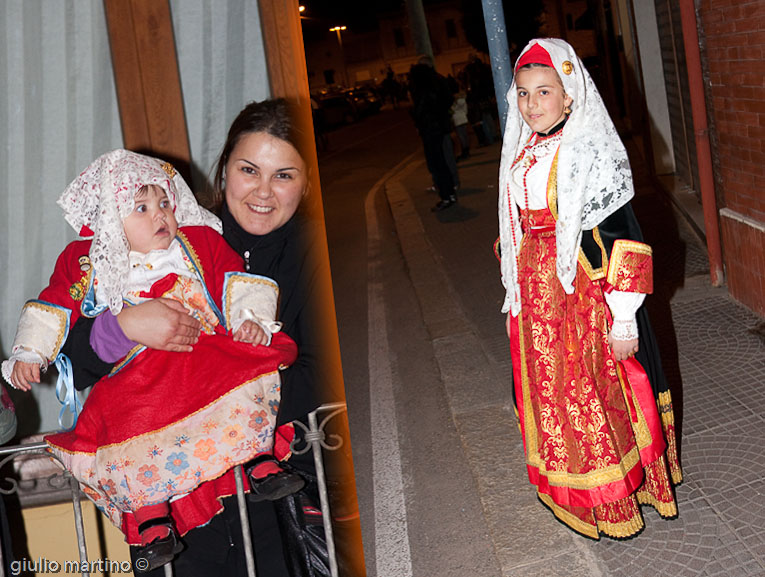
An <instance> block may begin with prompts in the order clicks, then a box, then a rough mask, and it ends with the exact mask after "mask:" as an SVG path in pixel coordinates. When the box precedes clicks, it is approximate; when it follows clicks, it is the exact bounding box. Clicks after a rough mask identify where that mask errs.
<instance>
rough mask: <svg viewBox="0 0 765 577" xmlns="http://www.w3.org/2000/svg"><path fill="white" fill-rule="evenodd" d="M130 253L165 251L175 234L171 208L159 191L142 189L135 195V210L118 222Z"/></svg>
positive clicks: (157, 188) (149, 187)
mask: <svg viewBox="0 0 765 577" xmlns="http://www.w3.org/2000/svg"><path fill="white" fill-rule="evenodd" d="M122 225H123V227H124V228H125V236H127V239H128V243H129V244H130V250H134V251H136V252H140V253H144V254H146V253H147V252H151V251H152V250H161V249H167V248H168V247H169V246H170V243H171V242H173V239H174V238H175V233H176V232H178V221H176V220H175V214H173V208H172V206H171V204H170V201H169V200H168V198H167V195H166V194H165V191H164V189H162V187H160V186H157V185H155V184H150V185H148V186H144V187H142V188H141V189H140V190H139V191H138V192H137V193H136V195H135V207H134V208H133V212H131V213H130V214H129V215H127V217H126V218H125V219H124V220H123V221H122Z"/></svg>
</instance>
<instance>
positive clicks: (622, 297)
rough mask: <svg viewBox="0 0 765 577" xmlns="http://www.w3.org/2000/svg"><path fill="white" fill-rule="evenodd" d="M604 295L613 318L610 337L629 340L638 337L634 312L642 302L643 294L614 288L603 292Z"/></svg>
mask: <svg viewBox="0 0 765 577" xmlns="http://www.w3.org/2000/svg"><path fill="white" fill-rule="evenodd" d="M605 297H606V303H608V308H610V309H611V316H612V317H613V320H614V323H613V326H612V327H611V338H613V339H614V340H616V341H630V340H633V339H636V338H638V328H637V320H636V319H635V313H636V312H637V310H638V309H639V308H640V305H642V304H643V301H644V300H645V294H643V293H633V292H623V291H617V290H614V291H611V292H609V293H605Z"/></svg>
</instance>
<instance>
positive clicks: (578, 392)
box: [497, 39, 682, 539]
mask: <svg viewBox="0 0 765 577" xmlns="http://www.w3.org/2000/svg"><path fill="white" fill-rule="evenodd" d="M507 98H508V103H509V111H508V117H507V125H506V129H505V135H504V142H503V146H502V156H501V166H500V194H499V223H500V238H499V240H498V245H499V246H498V249H497V253H498V256H500V261H501V271H502V281H503V284H504V286H505V288H506V296H505V300H504V304H503V307H502V312H505V313H508V316H507V331H508V336H509V338H510V346H511V352H512V360H513V377H514V383H515V387H514V394H515V400H516V407H517V411H518V417H519V421H520V429H521V434H522V436H523V441H524V448H525V453H526V464H527V469H528V474H529V479H530V480H531V482H532V483H533V484H534V485H536V487H537V492H538V495H539V498H540V500H541V501H542V502H543V503H544V504H545V505H546V506H548V507H549V508H550V509H551V510H552V512H553V513H554V514H555V516H556V517H557V518H558V519H560V520H561V521H562V522H564V523H566V524H567V525H569V526H570V527H571V528H573V529H575V530H576V531H579V532H580V533H582V534H584V535H587V536H588V537H592V538H594V539H597V538H599V536H600V534H601V533H602V534H605V535H608V536H610V537H628V536H631V535H634V534H636V533H637V532H639V531H640V530H641V529H642V527H643V525H644V523H643V518H642V515H641V511H640V505H642V504H650V505H652V506H654V507H655V508H656V510H657V511H658V512H659V514H660V515H662V516H663V517H672V516H675V515H677V506H676V503H675V498H674V493H673V488H672V485H673V483H675V484H676V483H679V482H680V481H681V478H682V475H681V471H680V467H679V464H678V460H677V451H676V445H675V429H674V417H673V412H672V402H671V398H670V393H669V390H668V388H667V385H666V381H665V379H664V376H663V372H662V370H661V364H660V361H659V359H658V355H657V352H656V346H655V342H654V339H653V334H652V332H651V329H650V326H649V324H648V320H647V316H646V314H645V311H644V310H643V307H642V303H643V300H644V298H645V295H646V294H647V293H650V292H652V261H651V248H650V247H649V246H648V245H646V244H644V243H643V239H642V236H641V233H640V229H639V227H638V225H637V222H636V220H635V217H634V214H633V212H632V209H631V208H630V205H629V200H630V199H631V198H632V196H633V195H634V191H633V185H632V174H631V172H630V167H629V162H628V158H627V153H626V150H625V148H624V145H623V144H622V142H621V141H620V139H619V137H618V135H617V133H616V130H615V128H614V126H613V123H612V122H611V119H610V118H609V116H608V113H607V111H606V109H605V106H604V105H603V101H602V100H601V98H600V95H599V94H598V92H597V89H596V88H595V85H594V83H593V81H592V79H591V78H590V76H589V74H588V73H587V71H586V70H585V68H584V66H583V65H582V63H581V61H580V60H579V58H578V57H577V55H576V53H575V52H574V50H573V49H572V48H571V46H569V45H568V44H567V43H565V42H563V41H562V40H558V39H539V40H532V41H531V42H530V43H529V44H528V45H527V46H526V47H525V48H524V50H523V52H522V53H521V56H520V57H519V59H518V62H517V63H516V71H515V78H514V81H513V85H512V87H511V88H510V91H509V93H508V97H507Z"/></svg>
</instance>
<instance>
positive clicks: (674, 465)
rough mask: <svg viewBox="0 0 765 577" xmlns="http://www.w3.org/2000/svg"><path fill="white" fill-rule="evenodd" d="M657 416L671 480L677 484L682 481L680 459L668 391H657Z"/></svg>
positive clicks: (670, 398) (673, 414) (670, 397)
mask: <svg viewBox="0 0 765 577" xmlns="http://www.w3.org/2000/svg"><path fill="white" fill-rule="evenodd" d="M658 406H659V417H660V418H661V426H662V429H663V430H664V438H665V439H666V441H667V451H666V454H667V462H668V463H669V471H670V474H671V475H672V482H673V483H674V484H676V485H677V484H679V483H681V482H682V481H683V471H682V469H681V468H680V460H679V459H678V455H677V437H676V435H675V413H674V411H673V409H672V395H671V394H670V392H669V391H664V392H661V393H659V400H658Z"/></svg>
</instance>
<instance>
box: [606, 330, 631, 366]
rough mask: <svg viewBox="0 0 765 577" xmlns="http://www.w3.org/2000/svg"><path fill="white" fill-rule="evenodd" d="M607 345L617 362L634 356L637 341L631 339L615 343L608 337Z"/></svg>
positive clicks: (615, 341)
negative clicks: (609, 346)
mask: <svg viewBox="0 0 765 577" xmlns="http://www.w3.org/2000/svg"><path fill="white" fill-rule="evenodd" d="M608 344H609V345H611V350H612V351H614V358H616V360H617V361H626V360H627V359H628V358H630V357H632V356H634V355H635V353H636V352H638V348H639V347H638V339H632V340H629V341H617V340H615V339H612V338H611V335H608Z"/></svg>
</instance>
